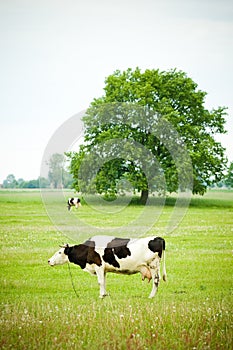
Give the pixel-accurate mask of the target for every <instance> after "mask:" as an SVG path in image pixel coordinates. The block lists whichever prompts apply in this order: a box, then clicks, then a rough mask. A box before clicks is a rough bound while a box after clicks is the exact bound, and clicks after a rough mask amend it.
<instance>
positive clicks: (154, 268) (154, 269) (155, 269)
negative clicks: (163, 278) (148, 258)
mask: <svg viewBox="0 0 233 350" xmlns="http://www.w3.org/2000/svg"><path fill="white" fill-rule="evenodd" d="M150 268H151V275H152V281H153V283H152V291H151V293H150V295H149V298H153V297H154V296H155V294H156V292H157V290H158V287H159V281H160V259H159V257H157V258H155V259H154V260H153V261H152V262H151V263H150Z"/></svg>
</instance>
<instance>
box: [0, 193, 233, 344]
mask: <svg viewBox="0 0 233 350" xmlns="http://www.w3.org/2000/svg"><path fill="white" fill-rule="evenodd" d="M67 195H68V194H67ZM174 201H175V199H174V198H169V200H168V202H167V205H166V206H165V207H164V208H163V210H162V212H161V215H160V217H159V219H158V220H157V222H156V223H155V224H154V226H153V227H152V228H151V230H150V232H148V234H152V235H158V234H160V235H161V234H162V235H163V236H164V238H165V239H166V244H167V246H166V265H167V274H168V281H167V282H166V283H164V282H161V284H160V288H159V291H158V294H157V296H156V297H155V298H154V299H152V300H150V299H148V295H149V293H150V290H151V287H152V286H151V283H150V284H149V283H147V281H144V282H142V281H141V278H140V275H139V274H138V275H133V276H120V275H114V274H108V275H107V289H108V291H109V293H110V296H109V297H106V298H105V299H104V300H100V299H99V298H98V295H99V287H98V284H97V280H96V277H92V276H90V275H88V274H87V273H85V272H83V271H81V269H80V268H79V267H76V266H74V265H71V273H72V276H73V280H74V283H75V286H76V290H77V293H78V298H77V297H76V295H75V293H74V291H73V288H72V283H71V278H70V275H69V270H68V265H64V266H60V267H56V268H51V267H49V266H48V265H47V260H48V258H49V257H50V256H51V255H52V254H53V253H54V252H55V251H56V250H57V249H58V245H59V244H61V243H63V242H64V241H67V236H66V235H64V234H63V233H62V232H59V231H58V230H57V229H56V228H55V227H54V226H53V224H52V223H51V221H50V218H49V217H48V216H47V213H46V211H45V209H44V206H43V203H42V201H41V196H40V193H39V192H37V191H0V234H1V255H0V264H1V319H0V322H1V339H0V348H1V349H7V350H8V349H17V350H18V349H19V350H21V349H30V350H31V349H37V350H40V349H48V350H53V349H87V350H96V349H98V348H99V349H104V350H105V349H106V350H110V349H111V350H112V349H113V350H114V349H116V350H118V349H127V350H134V349H144V350H145V349H148V350H150V349H156V350H157V349H158V350H159V349H164V350H165V349H166V350H169V349H174V350H176V349H200V350H202V349H222V350H225V349H232V348H233V342H232V339H233V316H232V308H233V275H232V272H233V270H232V267H233V257H232V251H233V192H232V191H214V190H211V191H209V192H208V193H207V194H206V195H205V196H204V197H200V196H195V197H193V198H192V200H191V203H190V206H189V208H188V210H187V212H186V215H185V216H184V218H183V220H182V222H181V223H180V224H179V226H178V227H177V228H176V229H175V230H174V231H172V232H171V233H166V231H165V230H164V227H165V226H166V223H167V220H168V219H169V217H170V215H171V212H172V210H173V206H172V205H173V204H174ZM64 208H65V203H64ZM65 210H66V208H65ZM140 210H142V207H141V206H138V205H134V204H131V205H129V206H127V207H126V208H125V209H124V210H123V211H120V212H119V213H110V214H109V213H104V212H99V211H98V210H92V209H90V208H89V207H88V206H86V205H83V206H82V208H81V209H79V210H78V211H73V213H72V215H73V216H75V217H76V216H78V217H79V219H80V220H81V221H83V222H88V223H89V224H92V225H98V226H101V225H102V226H104V225H107V226H108V227H112V226H114V227H119V230H120V228H121V226H122V225H123V224H125V223H127V220H130V219H132V218H134V217H135V215H136V216H137V215H138V213H139V212H140ZM68 214H70V213H68V212H67V211H65V215H68ZM119 232H120V231H119ZM70 243H74V241H73V240H72V239H70Z"/></svg>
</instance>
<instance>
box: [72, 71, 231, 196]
mask: <svg viewBox="0 0 233 350" xmlns="http://www.w3.org/2000/svg"><path fill="white" fill-rule="evenodd" d="M206 95H207V93H206V92H203V91H201V90H199V89H198V85H197V84H196V83H195V82H194V81H193V80H192V79H191V78H190V77H188V76H187V74H186V73H184V72H182V71H177V70H175V69H174V70H169V71H159V70H145V72H141V70H140V69H139V68H136V69H135V70H132V69H127V70H126V71H123V72H121V71H119V70H117V71H116V72H114V73H113V74H112V75H110V76H108V77H107V78H106V80H105V87H104V95H103V96H102V97H100V98H96V99H94V101H93V102H92V103H91V105H90V108H89V109H88V110H87V113H86V115H85V116H84V118H83V121H84V127H85V135H84V144H83V145H82V146H81V147H80V150H79V152H76V153H75V152H73V153H70V154H69V157H70V159H71V166H70V169H71V173H72V175H73V178H74V188H75V189H76V190H77V191H78V190H80V186H81V187H82V189H84V190H88V189H89V190H90V186H89V188H87V187H88V186H84V185H83V179H84V173H85V176H86V177H87V178H88V176H89V178H90V179H92V178H93V173H94V174H95V181H94V182H93V181H91V182H90V183H91V185H92V186H94V187H95V189H96V191H97V192H98V193H105V194H108V193H110V194H113V193H116V192H117V191H118V190H119V186H120V184H122V183H125V182H126V183H127V184H130V186H131V187H132V188H133V189H134V190H136V191H140V192H141V194H142V198H143V196H144V199H145V200H146V199H147V196H148V192H149V190H160V189H164V188H165V190H166V191H168V192H173V191H178V189H179V188H180V187H182V181H181V178H182V176H183V175H185V172H187V166H186V165H187V162H188V160H187V157H186V156H185V152H186V153H187V154H188V157H189V159H190V161H191V164H192V192H193V193H199V194H204V192H205V191H206V189H207V187H208V186H210V185H212V184H213V183H215V182H218V181H220V179H221V178H222V176H223V170H224V169H225V166H226V161H227V160H226V158H225V156H224V151H225V149H224V148H223V147H222V145H221V144H220V143H219V142H217V141H216V140H215V135H216V134H222V133H225V132H226V131H225V129H224V124H225V115H226V109H227V108H226V107H217V108H215V109H212V110H208V109H207V108H206V107H205V97H206ZM161 125H162V126H161ZM110 141H111V142H110ZM106 146H107V147H106ZM140 146H142V147H140ZM130 148H131V153H130V152H129V151H128V150H129V149H130ZM122 149H124V150H122ZM126 149H127V153H126ZM145 150H147V151H146V152H145ZM182 150H183V151H184V152H183V151H182ZM143 152H144V153H143ZM177 153H178V154H179V157H178V158H179V160H176V154H177ZM107 154H108V155H107ZM145 158H148V162H147V164H148V163H150V164H151V167H150V169H148V167H147V166H146V170H145V162H144V160H145ZM103 159H105V161H103ZM138 159H140V161H139V160H138ZM178 163H179V164H178ZM98 164H100V165H98ZM87 165H88V166H87ZM185 166H186V167H185ZM188 168H189V171H190V167H188ZM82 173H83V174H82ZM80 174H81V176H80ZM88 174H89V175H88ZM186 175H187V174H186ZM188 176H189V175H188ZM151 178H153V179H154V181H155V182H153V183H154V184H159V186H157V187H158V188H157V189H156V188H154V187H156V186H149V183H150V181H151V180H150V179H151ZM155 178H156V179H157V180H156V179H155ZM158 179H159V180H158ZM85 181H86V180H85ZM90 183H89V185H90ZM164 186H165V187H164ZM184 186H185V184H184ZM159 187H160V188H159Z"/></svg>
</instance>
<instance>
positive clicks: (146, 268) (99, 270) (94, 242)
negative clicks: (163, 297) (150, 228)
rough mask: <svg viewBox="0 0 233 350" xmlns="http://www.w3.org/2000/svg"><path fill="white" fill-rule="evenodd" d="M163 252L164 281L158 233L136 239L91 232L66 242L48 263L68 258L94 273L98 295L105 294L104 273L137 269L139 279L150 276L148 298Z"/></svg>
mask: <svg viewBox="0 0 233 350" xmlns="http://www.w3.org/2000/svg"><path fill="white" fill-rule="evenodd" d="M162 255H163V280H164V281H166V267H165V240H164V239H163V238H161V237H146V238H138V239H126V238H115V237H111V236H95V237H92V238H90V239H89V240H87V241H86V242H84V243H82V244H78V245H74V246H69V245H68V244H66V245H65V246H63V247H62V248H61V249H60V250H59V251H58V252H56V253H55V254H54V255H53V256H52V257H51V258H50V259H49V260H48V263H49V265H50V266H55V265H62V264H65V263H67V262H72V263H74V264H77V265H79V266H80V267H81V268H82V269H83V270H84V271H87V272H89V273H90V274H92V275H97V278H98V283H99V285H100V298H103V297H104V296H106V295H107V292H106V287H105V286H106V273H107V272H115V273H119V274H126V275H131V274H135V273H138V272H140V273H141V275H142V280H144V279H145V278H147V279H148V281H149V282H150V280H151V279H152V282H153V286H152V291H151V293H150V296H149V297H150V298H153V297H154V296H155V293H156V292H157V289H158V285H159V281H160V260H161V258H162Z"/></svg>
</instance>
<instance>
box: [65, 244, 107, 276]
mask: <svg viewBox="0 0 233 350" xmlns="http://www.w3.org/2000/svg"><path fill="white" fill-rule="evenodd" d="M64 253H65V254H66V255H68V258H69V261H70V262H72V263H74V264H76V265H79V266H80V267H81V268H82V269H85V267H86V264H96V265H98V266H100V265H101V264H102V263H101V258H100V255H99V254H98V253H97V252H96V251H95V242H93V241H87V242H85V243H83V244H79V245H74V246H73V247H66V248H65V250H64Z"/></svg>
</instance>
